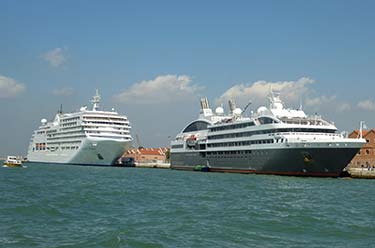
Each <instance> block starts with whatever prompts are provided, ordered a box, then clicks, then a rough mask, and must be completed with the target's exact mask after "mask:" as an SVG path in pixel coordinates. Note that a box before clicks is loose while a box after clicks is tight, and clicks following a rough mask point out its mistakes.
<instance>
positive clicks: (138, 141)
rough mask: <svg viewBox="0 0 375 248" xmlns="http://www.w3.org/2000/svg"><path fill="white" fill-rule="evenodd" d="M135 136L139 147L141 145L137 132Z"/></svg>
mask: <svg viewBox="0 0 375 248" xmlns="http://www.w3.org/2000/svg"><path fill="white" fill-rule="evenodd" d="M135 138H136V139H137V145H138V148H141V147H142V146H141V142H140V140H139V136H138V134H136V135H135Z"/></svg>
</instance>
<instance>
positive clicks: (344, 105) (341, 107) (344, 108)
mask: <svg viewBox="0 0 375 248" xmlns="http://www.w3.org/2000/svg"><path fill="white" fill-rule="evenodd" d="M351 109H352V106H351V105H350V104H349V103H342V104H340V105H339V106H338V110H339V112H347V111H350V110H351Z"/></svg>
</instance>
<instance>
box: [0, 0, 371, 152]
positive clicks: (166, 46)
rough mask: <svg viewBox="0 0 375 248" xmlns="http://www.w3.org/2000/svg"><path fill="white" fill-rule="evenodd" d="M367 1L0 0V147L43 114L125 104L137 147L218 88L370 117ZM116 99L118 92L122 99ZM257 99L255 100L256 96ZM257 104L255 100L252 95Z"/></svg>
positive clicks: (351, 119) (22, 135) (161, 137)
mask: <svg viewBox="0 0 375 248" xmlns="http://www.w3.org/2000/svg"><path fill="white" fill-rule="evenodd" d="M374 9H375V2H374V1H333V0H331V1H100V2H99V1H4V0H0V30H1V34H2V35H1V39H0V116H1V119H3V121H1V123H0V140H1V141H2V142H1V144H0V155H5V154H25V153H26V149H27V146H28V143H29V139H30V136H31V132H32V131H33V130H34V129H35V128H37V126H38V124H39V122H40V119H41V118H47V119H52V118H53V116H54V114H55V112H56V110H57V109H58V107H59V105H60V103H62V104H63V106H64V109H65V110H66V111H73V110H76V109H78V108H79V107H80V106H81V105H85V104H88V100H89V99H90V98H91V96H92V95H93V94H94V91H95V88H99V89H100V91H101V93H102V98H103V106H104V107H105V108H107V109H108V108H111V107H112V106H113V107H115V108H116V109H117V110H118V111H119V112H121V113H123V114H126V115H128V117H129V119H130V121H131V122H132V126H133V135H134V136H135V134H138V135H139V137H140V138H141V143H142V145H144V146H162V145H168V142H169V138H168V137H169V136H174V135H176V134H177V132H179V131H180V130H181V129H182V128H183V126H184V125H185V124H187V122H189V121H191V120H192V119H193V118H195V117H196V116H197V114H198V111H199V104H198V99H199V97H201V96H207V97H208V98H209V99H210V100H211V103H212V105H215V104H221V103H225V101H226V100H227V98H228V97H235V98H238V99H237V100H238V104H239V105H241V106H242V105H244V104H246V101H247V99H249V98H251V99H253V101H254V104H253V105H254V108H256V107H257V106H259V105H261V104H265V99H264V101H263V102H262V97H263V96H264V89H267V88H269V85H271V84H273V85H275V87H276V88H277V87H279V88H280V90H281V91H285V93H286V94H285V95H286V96H287V98H285V97H284V101H285V102H286V103H287V105H290V106H292V107H297V106H298V105H299V102H300V101H301V99H302V101H303V104H304V106H305V107H304V108H305V110H306V112H309V113H314V112H318V113H320V114H322V115H323V116H324V117H326V119H329V120H332V121H335V123H336V125H337V126H338V128H339V129H340V130H352V129H354V128H357V127H358V123H359V120H362V119H364V120H366V122H367V126H369V127H375V113H374V112H375V103H374V100H375V96H374V90H375V84H374V73H375V70H374V68H375V29H374V26H375V15H374V14H373V10H374ZM125 98H126V99H125ZM254 99H255V100H254ZM256 104H257V105H256Z"/></svg>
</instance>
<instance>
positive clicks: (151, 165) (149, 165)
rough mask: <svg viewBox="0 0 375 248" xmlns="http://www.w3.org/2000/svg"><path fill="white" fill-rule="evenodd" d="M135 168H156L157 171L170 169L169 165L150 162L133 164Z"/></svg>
mask: <svg viewBox="0 0 375 248" xmlns="http://www.w3.org/2000/svg"><path fill="white" fill-rule="evenodd" d="M135 167H136V168H158V169H170V168H171V164H170V163H161V162H150V163H135Z"/></svg>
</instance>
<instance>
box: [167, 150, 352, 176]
mask: <svg viewBox="0 0 375 248" xmlns="http://www.w3.org/2000/svg"><path fill="white" fill-rule="evenodd" d="M358 150H359V147H354V148H278V149H276V148H272V149H259V150H248V151H241V152H239V151H236V152H227V154H226V152H222V153H221V154H218V153H215V154H213V153H212V152H211V153H210V152H208V153H206V152H204V153H203V152H180V153H177V152H176V153H171V168H172V169H182V170H193V169H194V167H195V166H197V165H207V166H208V167H209V171H214V172H237V173H257V174H275V175H292V176H318V177H338V176H339V175H340V174H341V173H342V171H343V169H344V168H345V167H346V166H347V165H348V164H349V162H350V161H351V159H352V158H353V157H354V156H355V154H356V153H357V152H358Z"/></svg>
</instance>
